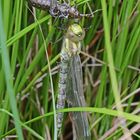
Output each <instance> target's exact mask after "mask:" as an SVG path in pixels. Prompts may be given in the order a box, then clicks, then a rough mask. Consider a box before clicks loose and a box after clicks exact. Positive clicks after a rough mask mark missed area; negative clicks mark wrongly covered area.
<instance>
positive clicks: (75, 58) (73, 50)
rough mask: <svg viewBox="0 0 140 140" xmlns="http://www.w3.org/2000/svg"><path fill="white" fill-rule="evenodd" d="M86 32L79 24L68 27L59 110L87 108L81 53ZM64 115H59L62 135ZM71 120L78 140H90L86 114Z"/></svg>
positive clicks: (62, 51) (62, 66)
mask: <svg viewBox="0 0 140 140" xmlns="http://www.w3.org/2000/svg"><path fill="white" fill-rule="evenodd" d="M84 36H85V31H84V30H83V29H82V28H81V26H80V25H79V24H77V23H74V24H72V25H70V26H69V27H68V30H67V32H66V35H65V37H64V40H63V44H62V50H61V64H60V75H59V94H58V100H57V106H56V108H57V109H63V108H64V107H65V101H67V104H68V106H69V107H84V106H86V102H85V98H84V93H83V79H82V68H81V61H80V56H79V52H80V49H81V41H82V40H83V38H84ZM63 115H64V114H63V113H60V112H59V113H58V114H57V128H58V131H59V134H60V133H61V127H62V121H63ZM71 119H72V122H73V125H74V129H75V132H76V138H77V140H90V132H89V124H88V118H87V113H86V112H72V113H71Z"/></svg>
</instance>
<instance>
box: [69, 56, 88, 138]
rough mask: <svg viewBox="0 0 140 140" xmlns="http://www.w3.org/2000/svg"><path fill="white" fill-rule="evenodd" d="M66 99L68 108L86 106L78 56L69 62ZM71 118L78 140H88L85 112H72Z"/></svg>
mask: <svg viewBox="0 0 140 140" xmlns="http://www.w3.org/2000/svg"><path fill="white" fill-rule="evenodd" d="M67 89H68V90H67V92H66V98H67V102H68V106H69V107H81V106H86V103H85V98H84V94H83V79H82V70H81V61H80V57H79V55H75V56H73V57H72V58H71V61H70V71H69V74H68V83H67ZM71 118H72V121H73V124H74V127H75V130H76V135H77V139H78V140H90V132H89V124H88V119H87V114H86V112H73V113H71Z"/></svg>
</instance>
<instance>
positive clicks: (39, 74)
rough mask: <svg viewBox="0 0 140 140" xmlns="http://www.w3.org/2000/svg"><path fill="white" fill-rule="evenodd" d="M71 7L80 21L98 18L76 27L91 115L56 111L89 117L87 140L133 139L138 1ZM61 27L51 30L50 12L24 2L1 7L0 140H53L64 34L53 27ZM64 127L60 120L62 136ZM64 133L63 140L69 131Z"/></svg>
mask: <svg viewBox="0 0 140 140" xmlns="http://www.w3.org/2000/svg"><path fill="white" fill-rule="evenodd" d="M87 2H88V3H87ZM71 4H72V5H75V4H77V5H78V9H79V11H80V12H81V13H89V12H90V9H91V10H92V11H95V10H97V9H101V11H99V12H97V13H95V15H94V18H92V19H88V18H84V19H81V21H80V25H82V26H83V28H84V27H85V28H86V27H89V26H90V28H89V29H87V30H86V37H85V39H84V41H83V42H82V45H83V48H82V51H83V52H84V53H81V60H82V62H84V65H83V79H84V80H83V81H84V86H83V88H84V94H85V98H86V102H87V105H88V106H89V107H86V108H69V109H63V110H60V111H62V112H71V111H87V112H89V123H90V127H91V129H90V130H91V134H92V140H99V139H100V140H101V139H106V140H112V139H115V140H116V139H120V138H123V136H128V137H127V138H129V137H131V138H132V139H139V138H140V136H139V135H140V134H139V131H138V129H135V128H136V127H138V123H140V119H139V107H140V103H139V100H140V99H139V92H140V89H139V86H140V76H137V79H135V80H134V81H133V79H134V77H135V76H136V75H137V74H139V72H140V69H139V66H140V55H139V54H140V14H139V11H140V1H139V0H137V1H136V0H130V1H129V2H128V1H126V0H124V1H122V2H120V1H119V0H118V1H113V0H100V1H99V0H94V1H91V0H84V1H83V0H77V1H76V3H74V1H71ZM83 7H84V8H83ZM31 11H32V12H31ZM69 22H72V20H71V21H69ZM64 26H66V27H67V22H66V21H65V23H64V25H62V22H61V21H60V20H58V21H56V22H55V23H54V19H52V17H51V16H50V15H49V14H48V12H44V11H41V10H38V9H34V10H32V8H31V7H29V4H28V3H27V1H24V0H21V1H18V0H15V1H10V0H6V1H4V0H2V1H1V2H0V55H1V57H0V64H1V65H0V138H6V137H8V136H10V135H12V136H16V137H18V138H17V139H19V140H22V139H28V140H34V139H42V140H43V139H44V140H45V139H47V138H49V137H51V139H57V137H56V135H57V134H56V124H55V123H56V120H55V119H56V116H55V115H56V110H55V102H56V99H57V94H58V75H59V73H58V63H59V62H60V59H59V57H60V55H59V53H60V50H61V44H62V38H63V35H64V33H65V31H63V30H60V29H58V28H57V27H61V28H66V27H64ZM47 52H48V54H47V55H48V57H46V53H47ZM132 81H133V82H132ZM69 121H70V120H69V119H68V117H66V118H65V121H64V130H65V129H66V128H68V127H69ZM128 132H129V134H131V135H128ZM64 133H65V138H66V136H68V135H70V134H71V131H70V130H69V131H68V132H64Z"/></svg>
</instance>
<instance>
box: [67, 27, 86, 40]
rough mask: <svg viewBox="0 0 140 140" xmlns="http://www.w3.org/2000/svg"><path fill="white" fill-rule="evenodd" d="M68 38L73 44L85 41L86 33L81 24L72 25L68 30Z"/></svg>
mask: <svg viewBox="0 0 140 140" xmlns="http://www.w3.org/2000/svg"><path fill="white" fill-rule="evenodd" d="M66 37H67V38H68V39H70V40H71V41H73V42H79V41H81V40H83V39H84V37H85V31H84V29H82V27H81V26H80V25H79V24H72V25H70V26H69V28H68V31H67V33H66Z"/></svg>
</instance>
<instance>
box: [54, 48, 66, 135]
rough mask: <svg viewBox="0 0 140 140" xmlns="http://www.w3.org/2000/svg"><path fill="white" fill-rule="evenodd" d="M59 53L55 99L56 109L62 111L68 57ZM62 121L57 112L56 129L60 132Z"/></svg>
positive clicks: (60, 115)
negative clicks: (57, 92) (58, 71)
mask: <svg viewBox="0 0 140 140" xmlns="http://www.w3.org/2000/svg"><path fill="white" fill-rule="evenodd" d="M62 52H63V53H61V65H60V74H59V85H58V86H59V94H58V99H57V106H56V108H57V109H63V108H64V107H65V100H66V84H67V77H68V65H69V60H68V59H69V57H68V56H67V55H68V54H67V52H64V51H62ZM62 121H63V113H61V112H59V113H58V114H57V129H58V131H59V132H60V130H61V127H62Z"/></svg>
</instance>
